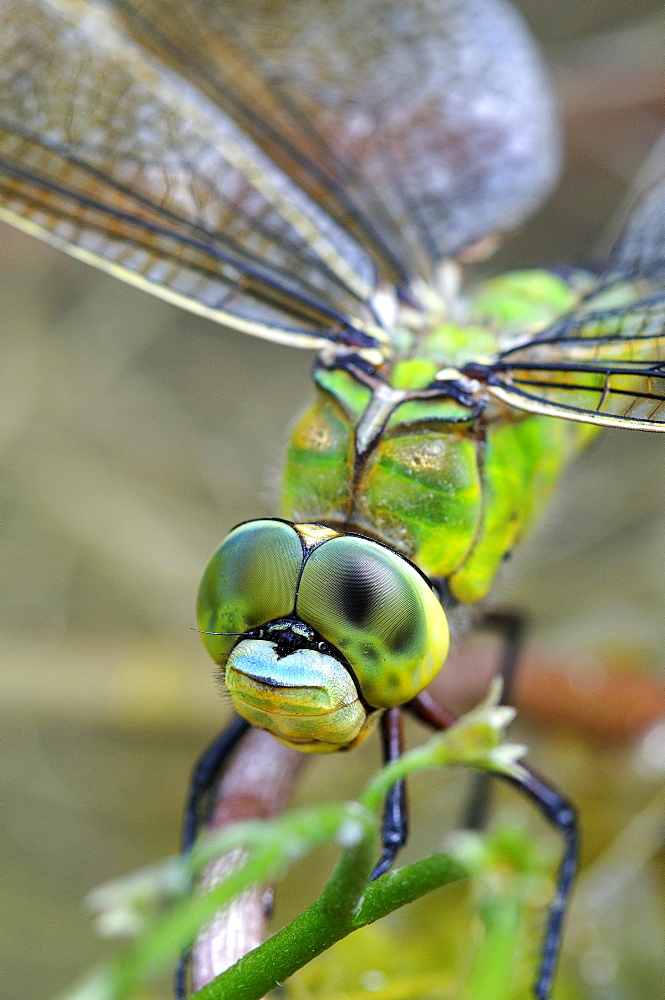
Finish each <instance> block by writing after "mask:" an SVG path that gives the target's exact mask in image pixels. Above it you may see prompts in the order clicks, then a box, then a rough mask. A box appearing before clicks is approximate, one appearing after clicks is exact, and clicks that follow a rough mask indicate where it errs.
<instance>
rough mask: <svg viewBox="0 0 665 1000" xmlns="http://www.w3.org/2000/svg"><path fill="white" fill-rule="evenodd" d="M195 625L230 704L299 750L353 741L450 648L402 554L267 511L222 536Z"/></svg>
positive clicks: (440, 616)
mask: <svg viewBox="0 0 665 1000" xmlns="http://www.w3.org/2000/svg"><path fill="white" fill-rule="evenodd" d="M198 622H199V628H200V630H201V632H202V638H203V641H204V644H205V646H206V648H207V649H208V651H209V652H210V654H211V656H212V657H213V659H214V660H215V661H216V662H217V663H218V664H219V666H220V667H221V669H222V671H223V676H224V682H225V684H226V687H227V688H228V690H229V693H230V695H231V699H232V702H233V705H234V707H235V709H236V711H237V712H238V713H239V714H240V715H242V716H243V717H244V718H246V719H247V720H248V721H249V722H251V723H252V724H253V725H255V726H258V727H259V728H261V729H266V730H268V731H269V732H271V733H272V734H273V735H274V736H275V737H276V738H277V739H278V740H280V741H281V742H283V743H286V744H288V745H289V746H293V747H295V748H296V749H299V750H304V751H306V752H309V753H324V752H328V751H332V750H342V749H350V748H351V747H353V746H356V745H357V744H358V743H360V742H361V741H362V740H363V739H364V738H365V736H366V735H367V734H368V732H369V731H370V730H371V728H372V726H373V725H374V723H375V721H376V719H377V718H378V716H379V715H380V714H381V710H382V709H384V708H389V707H392V706H395V705H401V704H404V703H405V702H407V701H409V700H410V699H411V698H414V697H415V696H416V695H417V694H418V693H419V692H420V691H422V690H423V688H425V687H426V686H427V684H429V682H430V681H431V680H432V679H433V677H434V676H435V675H436V674H437V673H438V671H439V669H440V668H441V666H442V664H443V662H444V660H445V658H446V655H447V652H448V626H447V622H446V616H445V613H444V611H443V608H442V607H441V604H440V603H439V601H438V600H437V598H436V596H435V594H434V592H433V590H432V588H431V586H430V583H429V581H428V580H427V579H426V577H425V576H423V574H422V573H420V571H419V570H418V569H416V567H415V566H414V565H413V564H412V563H410V562H409V561H408V560H407V559H405V558H403V557H402V556H400V555H398V554H397V553H396V552H394V551H393V550H392V549H390V548H388V547H387V546H385V545H382V544H381V543H379V542H376V541H374V540H372V539H370V538H366V537H365V536H362V535H356V534H351V533H345V532H340V531H336V530H335V529H332V528H329V527H327V526H325V525H316V524H292V523H291V522H289V521H281V520H276V519H275V520H267V519H266V520H259V521H248V522H246V523H245V524H241V525H239V526H238V527H237V528H234V529H233V531H231V532H230V534H229V535H228V536H227V537H226V538H225V539H224V541H223V542H222V544H221V545H220V547H219V548H218V550H217V552H215V554H214V555H213V557H212V559H211V560H210V562H209V564H208V566H207V568H206V570H205V572H204V575H203V580H202V581H201V586H200V588H199V598H198Z"/></svg>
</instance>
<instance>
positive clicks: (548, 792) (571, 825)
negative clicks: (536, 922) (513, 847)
mask: <svg viewBox="0 0 665 1000" xmlns="http://www.w3.org/2000/svg"><path fill="white" fill-rule="evenodd" d="M520 766H521V767H522V768H523V769H524V770H525V771H526V775H525V777H524V778H522V779H516V778H508V777H505V780H506V781H508V782H510V784H512V785H514V787H515V788H518V789H519V791H521V792H522V793H523V794H524V795H526V796H527V798H529V799H531V801H532V802H533V803H534V804H535V805H536V806H537V807H538V809H539V810H540V812H541V814H542V815H543V816H544V818H545V819H546V820H547V822H548V823H550V824H551V825H552V826H553V827H554V828H555V829H556V830H558V831H559V833H560V834H561V836H562V837H563V841H564V852H563V857H562V858H561V864H560V865H559V871H558V874H557V880H556V892H555V894H554V899H553V900H552V903H551V904H550V912H549V916H548V919H547V929H546V931H545V940H544V941H543V948H542V952H541V959H540V967H539V969H538V977H537V979H536V982H535V984H534V993H535V995H536V997H537V998H538V1000H549V998H550V990H551V988H552V980H553V979H554V972H555V970H556V963H557V959H558V957H559V950H560V948H561V935H562V932H563V921H564V917H565V915H566V908H567V906H568V900H569V899H570V894H571V892H572V888H573V883H574V881H575V874H576V872H577V862H578V854H579V829H578V825H577V813H576V811H575V807H574V806H573V805H572V803H571V802H569V801H568V799H566V798H565V797H564V796H563V795H561V793H560V792H558V791H557V790H556V788H553V787H552V785H550V784H548V783H547V782H546V781H544V780H543V779H542V778H541V777H540V776H539V775H537V774H535V773H534V772H533V771H531V770H530V769H529V768H526V767H525V766H524V764H521V765H520ZM502 777H503V775H502Z"/></svg>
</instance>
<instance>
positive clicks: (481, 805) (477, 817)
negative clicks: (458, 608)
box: [462, 612, 526, 830]
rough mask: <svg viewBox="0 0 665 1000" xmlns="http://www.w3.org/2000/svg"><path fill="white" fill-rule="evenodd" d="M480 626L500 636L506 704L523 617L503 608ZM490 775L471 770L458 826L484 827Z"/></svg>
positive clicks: (523, 627)
mask: <svg viewBox="0 0 665 1000" xmlns="http://www.w3.org/2000/svg"><path fill="white" fill-rule="evenodd" d="M479 627H480V628H491V629H493V630H496V631H498V632H500V634H501V636H502V640H503V649H502V651H501V660H500V663H499V675H500V677H501V679H502V680H503V689H502V691H501V704H502V705H509V704H510V703H511V701H512V696H513V689H514V682H515V675H516V673H517V667H518V664H519V658H520V654H521V652H522V647H523V645H524V633H525V631H526V620H525V619H524V617H523V616H521V615H516V614H512V613H504V612H491V613H489V614H487V615H485V617H484V618H483V619H482V621H481V622H480V625H479ZM491 783H492V776H491V775H490V774H486V773H485V772H479V773H478V774H474V775H473V777H472V779H471V791H470V793H469V798H468V801H467V803H466V806H465V808H464V813H463V818H462V826H463V827H464V828H465V829H466V830H484V829H485V827H486V826H487V822H488V818H489V811H490V805H491V801H490V800H491Z"/></svg>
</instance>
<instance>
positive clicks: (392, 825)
mask: <svg viewBox="0 0 665 1000" xmlns="http://www.w3.org/2000/svg"><path fill="white" fill-rule="evenodd" d="M380 725H381V744H382V749H383V763H384V764H387V763H389V761H391V760H397V758H398V757H401V756H402V753H403V751H404V738H403V734H402V713H401V709H399V708H388V709H386V711H385V712H384V713H383V715H382V716H381V723H380ZM407 812H408V810H407V804H406V786H405V784H404V782H403V781H397V782H396V783H395V784H394V785H393V786H392V788H391V789H390V791H389V792H388V794H387V795H386V801H385V802H384V804H383V821H382V823H381V848H382V850H381V857H380V858H379V861H378V863H377V865H376V867H375V869H374V871H373V872H372V874H371V876H370V879H371V881H374V879H377V878H379V876H380V875H383V873H384V872H387V871H388V869H389V868H390V866H391V865H392V863H393V861H394V860H395V856H396V855H397V852H398V851H399V849H400V847H402V846H403V845H404V844H405V842H406V838H407V836H408V832H409V831H408V818H407Z"/></svg>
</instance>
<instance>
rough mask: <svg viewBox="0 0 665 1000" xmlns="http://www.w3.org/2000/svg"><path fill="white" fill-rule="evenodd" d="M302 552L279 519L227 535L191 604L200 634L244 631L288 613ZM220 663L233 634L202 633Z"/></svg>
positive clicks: (251, 523) (290, 529) (295, 537)
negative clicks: (210, 633)
mask: <svg viewBox="0 0 665 1000" xmlns="http://www.w3.org/2000/svg"><path fill="white" fill-rule="evenodd" d="M303 558H304V556H303V548H302V543H301V541H300V538H299V536H298V534H297V532H296V531H295V529H294V528H293V527H292V526H291V525H290V524H286V523H285V522H283V521H272V520H267V519H266V520H261V521H248V522H247V523H246V524H241V525H239V526H238V527H237V528H234V529H233V531H231V532H230V533H229V534H228V535H227V536H226V538H225V539H224V541H223V542H222V544H221V545H220V547H219V548H218V549H217V551H216V552H215V554H214V556H213V557H212V559H211V560H210V562H209V563H208V565H207V566H206V569H205V572H204V574H203V579H202V580H201V586H200V587H199V594H198V599H197V606H196V615H197V621H198V626H199V628H200V629H201V631H202V632H246V631H247V630H248V629H251V628H256V626H257V625H263V624H264V623H265V622H267V621H271V620H272V619H273V618H281V617H282V616H283V615H288V614H290V613H291V612H292V611H293V605H294V602H295V596H296V587H297V584H298V577H299V576H300V570H301V567H302V562H303ZM202 639H203V642H204V645H205V647H206V649H207V650H208V652H209V653H210V655H211V656H212V658H213V660H215V662H216V663H220V664H224V663H225V662H226V660H227V658H228V655H229V653H230V652H231V649H232V648H233V646H234V645H235V643H236V642H237V639H238V637H237V635H236V636H233V635H229V636H223V635H203V636H202Z"/></svg>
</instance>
